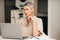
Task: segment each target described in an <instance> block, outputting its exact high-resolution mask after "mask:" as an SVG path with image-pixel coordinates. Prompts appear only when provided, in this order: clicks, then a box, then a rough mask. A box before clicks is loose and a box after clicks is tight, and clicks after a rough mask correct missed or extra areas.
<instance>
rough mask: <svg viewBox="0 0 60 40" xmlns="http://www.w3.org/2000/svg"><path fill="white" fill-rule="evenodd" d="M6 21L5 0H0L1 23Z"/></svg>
mask: <svg viewBox="0 0 60 40" xmlns="http://www.w3.org/2000/svg"><path fill="white" fill-rule="evenodd" d="M4 21H5V20H4V0H0V23H3V22H4Z"/></svg>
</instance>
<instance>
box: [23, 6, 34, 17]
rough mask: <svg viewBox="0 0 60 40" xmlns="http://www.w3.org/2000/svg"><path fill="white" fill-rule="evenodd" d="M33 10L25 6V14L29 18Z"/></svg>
mask: <svg viewBox="0 0 60 40" xmlns="http://www.w3.org/2000/svg"><path fill="white" fill-rule="evenodd" d="M32 12H33V11H32V9H31V8H30V7H28V6H24V14H25V15H26V16H27V17H28V16H31V15H32Z"/></svg>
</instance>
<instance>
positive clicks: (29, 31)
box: [20, 16, 43, 37]
mask: <svg viewBox="0 0 60 40" xmlns="http://www.w3.org/2000/svg"><path fill="white" fill-rule="evenodd" d="M34 19H35V24H36V27H37V29H38V30H39V31H40V32H41V33H43V23H42V20H41V18H37V17H36V16H34ZM20 24H21V25H22V28H23V30H22V31H23V33H22V35H23V36H25V37H28V36H31V35H32V21H31V22H30V23H29V24H28V25H26V24H27V22H26V18H21V20H20Z"/></svg>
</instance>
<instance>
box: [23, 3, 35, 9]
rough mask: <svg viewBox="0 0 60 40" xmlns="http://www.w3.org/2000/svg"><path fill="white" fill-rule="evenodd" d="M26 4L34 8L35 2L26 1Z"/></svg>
mask: <svg viewBox="0 0 60 40" xmlns="http://www.w3.org/2000/svg"><path fill="white" fill-rule="evenodd" d="M24 6H29V7H30V8H33V7H34V4H33V3H32V2H26V3H25V5H24Z"/></svg>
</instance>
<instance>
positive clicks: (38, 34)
mask: <svg viewBox="0 0 60 40" xmlns="http://www.w3.org/2000/svg"><path fill="white" fill-rule="evenodd" d="M32 24H33V25H32V26H33V36H40V35H41V32H40V31H38V29H37V26H36V22H35V20H33V22H32Z"/></svg>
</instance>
